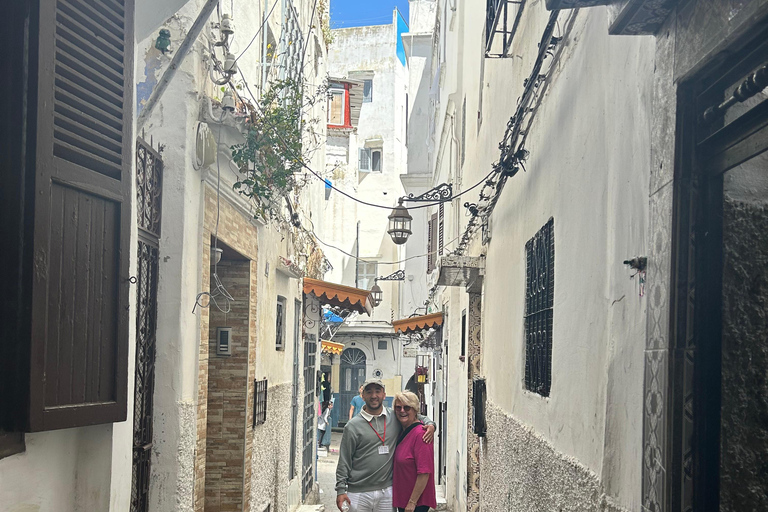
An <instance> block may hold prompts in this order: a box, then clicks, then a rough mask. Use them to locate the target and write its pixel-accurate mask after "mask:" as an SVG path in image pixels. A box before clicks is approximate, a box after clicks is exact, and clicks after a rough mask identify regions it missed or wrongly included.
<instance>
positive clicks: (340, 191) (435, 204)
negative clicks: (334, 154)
mask: <svg viewBox="0 0 768 512" xmlns="http://www.w3.org/2000/svg"><path fill="white" fill-rule="evenodd" d="M242 80H243V84H244V85H245V89H246V91H248V94H249V95H250V96H251V99H252V100H253V104H254V106H255V107H256V109H257V113H258V114H259V115H260V116H261V117H262V119H264V112H263V111H262V110H261V105H259V103H258V101H256V96H255V95H254V94H253V92H252V91H251V88H250V86H249V84H248V81H247V80H246V79H245V76H243V77H242ZM232 89H233V90H234V91H235V93H236V94H237V90H236V89H235V88H234V87H232ZM270 128H272V129H274V127H273V126H271V127H270ZM275 135H276V137H277V138H278V139H279V140H280V141H281V142H282V143H283V144H284V145H285V146H287V144H285V141H284V140H283V138H282V136H281V134H280V133H279V132H277V131H276V132H275ZM299 156H301V155H299ZM297 163H298V164H299V165H300V166H301V167H303V168H304V169H306V170H307V171H309V172H310V174H312V175H313V176H315V177H316V178H317V179H318V180H320V181H322V182H323V183H325V185H326V186H329V187H330V188H331V189H332V190H335V191H337V192H338V193H339V194H341V195H343V196H345V197H347V198H349V199H351V200H353V201H355V202H357V203H360V204H362V205H365V206H371V207H373V208H382V209H386V210H391V209H392V206H390V205H381V204H375V203H369V202H368V201H363V200H362V199H358V198H356V197H354V196H353V195H351V194H348V193H347V192H344V191H343V190H341V189H339V188H337V187H336V186H334V185H333V183H329V182H328V181H327V180H326V178H324V177H322V176H321V175H320V174H319V173H317V171H315V170H314V169H312V168H311V167H310V166H309V165H307V164H306V162H304V159H303V158H297ZM494 172H496V170H495V169H494V170H491V172H489V173H488V174H487V175H486V176H485V177H484V178H483V179H482V180H480V181H478V182H477V183H475V184H474V185H472V186H471V187H469V188H468V189H466V190H463V191H461V192H460V193H458V194H456V195H454V196H453V197H451V198H450V199H446V200H444V201H435V202H430V203H425V204H420V205H414V206H409V207H408V208H409V209H411V210H418V209H419V208H429V207H431V206H438V205H440V204H441V203H446V202H449V201H452V200H454V199H456V198H459V197H461V196H463V195H464V194H466V193H468V192H470V191H472V190H474V189H475V188H477V187H479V186H480V185H482V184H483V183H485V182H486V181H487V180H488V178H490V177H491V175H492V174H493V173H494ZM403 199H404V201H406V202H407V201H408V200H409V199H408V198H407V197H405V198H403Z"/></svg>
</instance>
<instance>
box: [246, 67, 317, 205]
mask: <svg viewBox="0 0 768 512" xmlns="http://www.w3.org/2000/svg"><path fill="white" fill-rule="evenodd" d="M326 94H327V85H325V84H324V85H322V86H320V87H319V88H318V89H317V90H316V91H314V93H307V92H306V91H305V90H304V87H303V86H302V84H301V82H299V81H296V80H293V79H281V80H274V81H273V82H272V83H271V84H270V86H269V88H268V89H267V90H266V91H265V92H264V93H263V94H262V95H261V97H260V98H259V100H258V105H253V104H251V103H250V102H247V101H245V102H243V108H244V109H245V111H246V113H247V114H248V122H247V123H246V128H247V133H246V134H245V142H243V143H242V144H236V145H234V146H232V148H231V149H232V160H233V161H234V163H235V164H236V165H237V166H238V169H239V170H240V176H239V178H238V180H237V181H236V182H235V184H234V188H235V190H237V191H238V192H239V193H240V194H242V195H244V196H246V197H248V198H250V199H253V200H254V201H253V203H254V204H255V205H256V208H257V215H258V216H260V217H262V218H263V219H264V220H269V219H273V218H275V217H276V216H278V213H279V212H280V211H282V206H281V200H282V199H283V198H286V199H287V198H288V196H289V193H291V192H294V193H298V192H299V190H300V189H301V187H302V186H303V184H304V183H305V181H304V180H302V179H301V178H302V176H303V173H302V170H303V167H304V165H305V162H307V161H308V160H309V158H311V155H312V154H313V153H314V151H316V150H317V147H319V144H318V143H315V144H313V143H312V141H311V138H310V137H307V136H306V131H307V130H312V129H313V125H315V124H317V123H318V122H319V119H317V118H316V117H312V116H311V114H312V111H313V107H314V105H315V104H316V103H317V102H318V101H319V100H321V99H324V98H325V97H326Z"/></svg>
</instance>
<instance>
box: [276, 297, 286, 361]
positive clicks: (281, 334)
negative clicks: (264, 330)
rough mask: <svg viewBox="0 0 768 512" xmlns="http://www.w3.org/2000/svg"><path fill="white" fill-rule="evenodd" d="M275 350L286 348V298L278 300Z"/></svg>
mask: <svg viewBox="0 0 768 512" xmlns="http://www.w3.org/2000/svg"><path fill="white" fill-rule="evenodd" d="M275 322H276V325H275V348H276V349H277V350H283V349H284V348H285V297H278V298H277V313H276V314H275Z"/></svg>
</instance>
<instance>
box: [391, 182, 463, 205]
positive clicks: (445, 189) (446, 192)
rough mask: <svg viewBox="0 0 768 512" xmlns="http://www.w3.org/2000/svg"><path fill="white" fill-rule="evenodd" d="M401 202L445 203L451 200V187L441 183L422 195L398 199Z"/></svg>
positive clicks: (448, 184)
mask: <svg viewBox="0 0 768 512" xmlns="http://www.w3.org/2000/svg"><path fill="white" fill-rule="evenodd" d="M400 199H401V200H403V201H409V202H412V203H431V202H435V201H439V202H441V203H442V202H445V201H450V200H451V199H453V185H452V184H450V183H441V184H440V185H438V186H436V187H435V188H432V189H430V190H427V191H426V192H424V193H423V194H420V195H418V196H414V195H413V194H408V195H407V196H403V197H401V198H400Z"/></svg>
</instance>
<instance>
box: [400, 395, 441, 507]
mask: <svg viewBox="0 0 768 512" xmlns="http://www.w3.org/2000/svg"><path fill="white" fill-rule="evenodd" d="M394 404H395V415H396V416H397V419H398V421H399V422H400V425H402V427H403V432H402V433H401V434H400V437H399V438H398V439H397V448H396V449H395V466H394V471H393V475H392V505H393V506H394V507H396V508H397V510H398V511H399V512H428V511H429V508H430V507H432V508H437V497H436V496H435V452H434V446H433V445H432V444H427V443H425V442H424V439H423V437H424V431H425V427H424V425H423V424H422V423H421V422H420V421H418V420H417V419H416V414H417V412H418V410H419V398H418V397H417V396H416V395H415V394H413V393H411V392H410V391H403V392H402V393H398V394H396V395H395V401H394Z"/></svg>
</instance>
